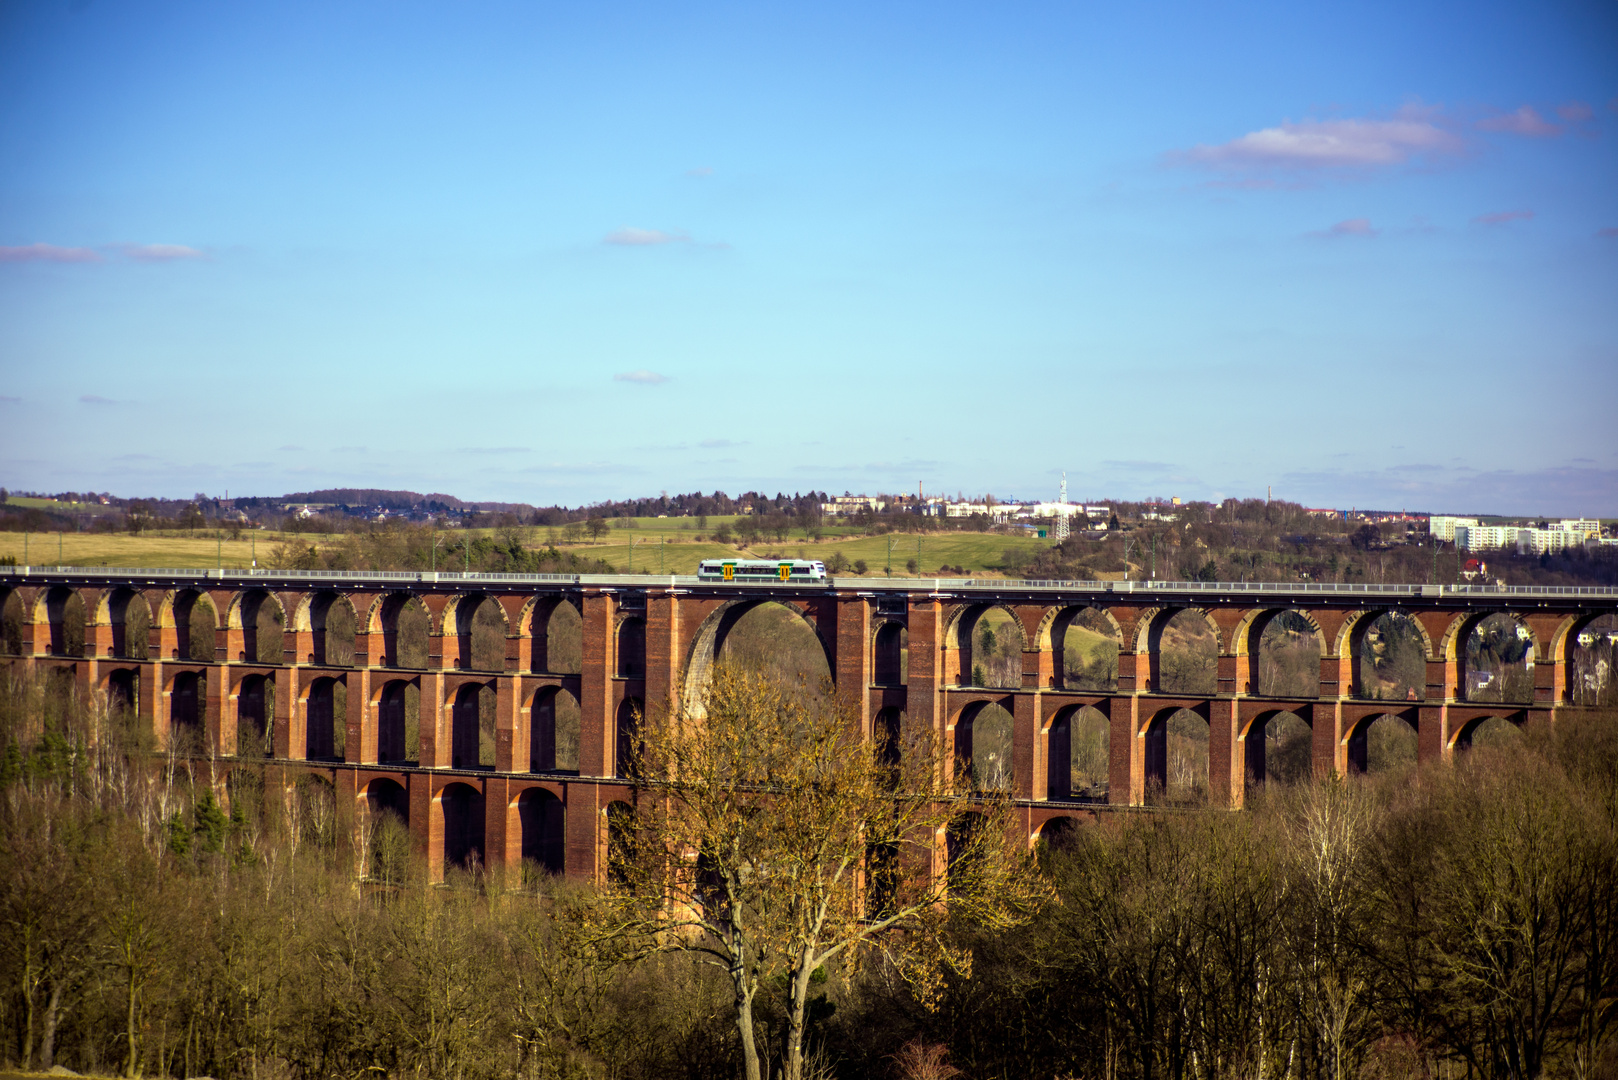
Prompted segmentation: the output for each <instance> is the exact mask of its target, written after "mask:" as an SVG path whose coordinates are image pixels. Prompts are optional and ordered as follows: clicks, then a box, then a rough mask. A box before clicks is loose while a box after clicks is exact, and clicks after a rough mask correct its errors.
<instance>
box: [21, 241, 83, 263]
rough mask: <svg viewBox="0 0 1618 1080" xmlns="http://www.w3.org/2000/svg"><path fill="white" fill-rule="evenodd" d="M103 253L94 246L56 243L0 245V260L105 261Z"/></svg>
mask: <svg viewBox="0 0 1618 1080" xmlns="http://www.w3.org/2000/svg"><path fill="white" fill-rule="evenodd" d="M104 261H105V260H104V259H102V257H101V253H100V252H98V251H96V250H95V249H93V248H85V247H59V246H58V245H56V244H24V245H23V246H21V247H0V262H58V263H98V262H104Z"/></svg>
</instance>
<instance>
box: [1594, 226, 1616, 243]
mask: <svg viewBox="0 0 1618 1080" xmlns="http://www.w3.org/2000/svg"><path fill="white" fill-rule="evenodd" d="M1596 238H1597V239H1599V240H1618V227H1614V226H1611V225H1609V226H1607V227H1606V228H1605V229H1597V230H1596Z"/></svg>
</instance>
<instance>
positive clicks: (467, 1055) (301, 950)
mask: <svg viewBox="0 0 1618 1080" xmlns="http://www.w3.org/2000/svg"><path fill="white" fill-rule="evenodd" d="M720 678H721V682H720V683H719V684H718V685H717V687H716V689H715V691H714V692H713V693H710V695H709V696H708V698H707V701H708V702H709V703H710V704H711V705H712V708H711V709H710V710H709V711H708V713H707V716H706V717H705V718H704V719H705V720H706V722H708V723H709V724H710V725H711V730H712V733H713V734H712V737H709V738H705V739H698V738H695V737H694V734H693V733H694V732H695V731H696V728H695V726H694V725H692V724H683V725H673V726H671V727H669V728H666V729H660V728H658V727H657V726H655V725H653V726H651V727H649V728H648V729H647V732H646V735H645V743H644V745H643V747H642V748H641V751H640V754H639V757H638V758H637V761H636V766H635V767H636V769H637V770H640V771H641V772H642V777H643V783H644V784H645V788H646V790H647V791H648V792H651V791H653V790H654V788H655V789H656V790H661V791H664V792H667V791H669V790H673V785H674V784H675V781H676V779H678V782H679V783H680V784H682V785H684V786H683V787H682V788H680V790H681V791H682V792H683V793H684V798H683V799H681V800H677V801H670V800H667V799H659V798H653V797H651V796H650V795H648V796H647V797H646V798H645V799H643V800H641V801H640V802H639V804H638V810H637V813H636V816H635V817H634V818H632V819H623V818H615V819H613V827H612V829H611V836H612V843H611V852H610V858H609V865H608V881H607V883H606V884H605V885H603V886H601V887H599V888H597V887H591V886H586V885H581V884H577V883H573V882H569V881H565V880H562V879H558V878H552V877H549V876H547V875H546V874H544V873H543V872H542V871H541V870H539V869H538V868H537V867H529V868H527V869H526V870H525V872H524V873H522V874H515V875H506V874H502V873H493V872H486V871H484V870H482V869H480V868H478V867H477V866H476V865H475V864H474V865H472V866H471V867H469V868H465V869H459V870H455V871H452V872H451V873H450V875H449V878H448V880H447V881H446V882H445V883H444V884H443V885H438V886H435V885H430V884H429V883H428V882H427V877H426V874H425V870H424V868H423V867H421V866H420V865H418V864H417V863H416V862H415V861H414V856H413V855H412V853H411V849H410V842H409V837H408V834H407V833H406V831H405V829H404V827H403V826H402V825H401V824H400V823H399V822H398V821H397V820H396V819H394V818H392V817H391V816H390V815H388V814H385V813H379V814H377V815H374V816H368V815H364V814H361V815H360V817H359V819H358V826H357V828H356V829H353V830H352V831H353V832H354V833H355V834H356V835H355V836H350V835H349V833H350V831H351V830H350V825H349V824H348V822H349V819H347V818H345V816H344V815H343V814H341V813H339V812H338V807H337V804H336V796H335V795H334V793H333V791H332V789H331V786H330V784H328V783H325V782H324V781H322V780H320V779H319V778H317V777H311V778H305V779H301V780H300V779H298V778H297V776H296V775H295V774H283V773H282V772H280V771H279V769H278V768H277V767H276V766H275V765H274V764H273V763H268V764H233V763H227V762H220V761H217V760H211V759H209V758H207V757H205V756H204V757H198V758H182V757H180V756H178V755H176V754H164V753H160V752H158V751H157V750H156V749H155V748H154V747H153V746H152V745H151V743H150V739H149V736H148V735H146V734H145V733H143V732H142V731H141V730H140V727H139V725H137V724H135V723H134V722H133V721H132V719H131V718H130V717H128V716H127V715H121V714H118V713H109V712H107V711H106V710H105V709H104V708H101V707H99V706H98V705H97V703H96V702H94V701H89V702H86V701H83V700H81V699H78V698H76V697H75V696H74V694H73V692H72V690H71V688H70V687H68V686H63V685H60V684H53V683H52V682H50V681H49V680H27V681H24V680H18V679H8V680H7V681H6V682H5V683H4V685H3V687H0V691H3V692H0V739H3V744H4V745H3V753H0V795H3V798H0V926H3V927H4V932H3V933H0V1059H3V1060H4V1061H5V1062H7V1063H9V1064H10V1065H13V1066H17V1067H22V1068H33V1069H44V1068H48V1067H50V1066H52V1065H63V1066H66V1067H70V1068H73V1069H75V1070H79V1071H96V1072H108V1073H120V1074H125V1075H137V1074H139V1075H153V1076H176V1077H183V1076H200V1075H208V1076H214V1077H221V1078H224V1077H271V1076H275V1077H316V1076H322V1077H324V1076H334V1075H343V1076H348V1075H360V1074H369V1075H378V1076H407V1075H415V1076H434V1077H440V1076H441V1077H468V1078H470V1077H483V1076H490V1077H494V1076H523V1077H603V1078H604V1077H620V1078H639V1077H648V1078H649V1077H670V1076H673V1077H691V1078H707V1077H714V1078H719V1077H735V1076H742V1075H762V1073H763V1071H765V1070H768V1071H770V1075H783V1074H791V1075H803V1076H817V1077H833V1076H844V1077H893V1078H896V1080H921V1078H922V1077H929V1078H940V1077H946V1076H951V1075H955V1076H964V1077H972V1078H984V1080H988V1078H999V1077H1007V1078H1009V1077H1051V1078H1056V1077H1078V1076H1084V1077H1107V1078H1131V1080H1133V1078H1139V1080H1157V1078H1173V1080H1180V1078H1186V1080H1190V1078H1198V1080H1201V1078H1207V1080H1216V1078H1225V1077H1310V1078H1315V1077H1319V1078H1331V1080H1341V1078H1346V1077H1356V1078H1395V1077H1397V1078H1416V1077H1423V1078H1428V1077H1444V1078H1458V1077H1478V1078H1483V1077H1488V1078H1531V1077H1541V1076H1571V1077H1579V1078H1592V1080H1593V1078H1599V1077H1610V1076H1614V1075H1618V1051H1615V1049H1614V1040H1613V1026H1614V1023H1615V1021H1618V1007H1615V1006H1618V949H1615V945H1618V941H1615V935H1618V728H1615V726H1614V721H1615V720H1618V714H1614V713H1612V712H1605V713H1594V712H1591V713H1586V714H1584V715H1581V716H1580V717H1578V718H1577V719H1572V720H1567V721H1564V722H1562V723H1560V724H1559V726H1558V728H1557V729H1556V730H1555V731H1554V732H1550V731H1539V732H1530V733H1528V735H1527V737H1526V738H1525V739H1524V740H1522V741H1521V742H1520V743H1519V745H1518V747H1517V748H1516V749H1514V750H1513V751H1512V752H1511V753H1510V755H1509V756H1504V755H1502V756H1493V755H1491V753H1490V752H1489V751H1487V750H1486V749H1484V748H1479V749H1476V750H1473V751H1470V752H1468V753H1467V754H1466V755H1464V756H1463V757H1462V758H1461V759H1460V760H1458V761H1457V762H1456V763H1455V764H1453V765H1442V766H1436V767H1432V768H1427V769H1422V770H1418V771H1411V772H1407V773H1405V774H1403V775H1397V776H1392V777H1388V778H1385V779H1379V780H1355V781H1314V782H1310V781H1305V782H1300V783H1298V784H1294V785H1290V786H1284V787H1272V788H1268V789H1265V790H1264V791H1262V792H1259V793H1256V794H1255V796H1254V798H1253V800H1252V804H1253V805H1252V806H1251V808H1250V809H1248V810H1245V811H1242V812H1237V813H1230V812H1222V811H1204V812H1175V813H1170V812H1153V811H1126V812H1117V813H1110V814H1109V813H1103V814H1102V815H1100V817H1099V819H1098V820H1097V821H1096V822H1094V823H1085V824H1073V825H1071V826H1069V827H1066V828H1060V827H1058V826H1047V827H1046V828H1045V829H1044V830H1042V832H1041V839H1040V841H1039V843H1038V844H1036V845H1035V847H1034V849H1033V851H1032V852H1031V853H1029V854H1026V855H1023V854H1019V852H1023V851H1025V850H1026V849H1025V845H1023V844H1022V842H1021V840H1020V839H1019V838H1018V837H1019V836H1020V835H1022V834H1018V833H1016V832H1015V830H1012V831H1009V832H1008V831H1007V828H1008V826H1009V824H1010V822H1011V821H1012V818H1011V816H1010V808H1009V807H1006V806H1004V805H1003V804H1001V803H997V802H996V801H995V800H994V799H992V798H987V797H980V796H976V795H974V794H972V793H971V792H967V791H961V792H952V791H949V790H946V789H944V788H936V787H935V788H931V789H929V788H928V787H927V785H928V784H929V783H931V781H929V780H927V779H926V778H925V777H926V776H934V777H937V776H939V775H941V774H947V772H948V770H946V769H938V768H933V767H931V765H929V763H936V762H937V759H936V758H935V757H933V756H930V755H933V754H936V753H937V752H938V748H937V747H936V746H935V747H932V748H931V749H928V747H927V745H926V742H925V739H923V740H922V741H921V742H920V743H916V742H911V741H906V737H903V736H901V735H899V734H898V733H896V732H895V733H892V734H889V733H878V735H877V737H876V739H875V740H874V741H873V742H872V744H871V754H870V756H869V757H865V758H861V757H860V755H859V753H858V752H855V751H854V749H853V748H852V747H851V745H850V744H848V743H847V742H846V741H842V740H843V738H844V737H843V736H840V735H838V731H839V730H840V725H839V724H836V723H829V722H828V717H830V716H831V714H828V713H826V712H825V711H824V702H823V701H822V702H820V703H818V704H817V703H815V701H813V700H812V699H808V700H806V699H798V698H794V697H792V695H790V694H787V695H783V694H782V693H781V692H780V691H778V690H770V689H768V688H765V689H761V688H760V687H761V684H759V683H757V682H749V681H748V680H747V679H745V678H744V679H742V680H741V681H739V682H730V683H725V682H723V676H721V677H720ZM761 695H762V696H761ZM772 695H773V696H772ZM687 719H690V717H687ZM841 730H845V731H846V727H842V728H841ZM660 731H661V732H662V733H661V734H660V733H659V732H660ZM227 764H228V765H231V766H232V767H231V768H230V769H229V771H228V778H227V775H226V766H227ZM907 769H908V770H912V771H911V772H909V773H906V771H905V770H907ZM749 770H751V771H749ZM744 773H745V774H746V775H743V774H744ZM653 779H658V780H660V781H661V786H660V787H658V786H656V785H653V784H652V780H653ZM772 785H773V787H772ZM765 789H769V790H774V791H777V792H779V793H782V795H781V798H782V802H781V805H780V807H778V808H777V809H776V811H775V812H772V808H771V803H770V801H769V800H768V799H766V798H762V797H749V796H747V795H746V794H745V793H746V792H748V791H755V792H757V791H763V790H765ZM898 790H930V791H931V792H932V795H933V796H934V797H935V799H937V800H941V803H940V805H943V809H942V810H941V811H940V810H938V809H936V808H928V807H923V806H921V805H920V804H910V805H909V808H908V809H905V810H904V811H903V813H906V814H910V815H911V816H910V817H908V818H904V817H901V818H893V817H892V816H891V815H892V814H893V813H894V811H893V810H891V809H890V810H887V811H881V810H880V807H882V806H890V807H893V806H896V805H898V804H895V803H892V802H891V801H889V794H887V793H891V792H894V791H898ZM727 793H728V794H727ZM738 793H739V794H738ZM950 800H957V801H956V802H953V803H951V802H950ZM963 812H967V816H975V818H976V819H977V820H980V821H983V822H986V823H988V825H989V827H988V828H986V829H984V828H979V829H978V830H976V831H974V830H973V829H970V828H967V829H962V828H960V827H959V823H960V822H961V821H962V820H963ZM884 815H886V816H884ZM848 822H864V823H865V824H864V825H862V827H861V828H860V829H856V830H852V831H851V830H849V829H847V828H845V827H844V826H845V825H846V824H847V823H848ZM884 822H886V823H887V824H886V825H884V824H883V823H884ZM912 826H914V828H913V827H912ZM935 828H937V829H943V830H944V831H945V832H947V834H948V836H949V843H948V844H947V845H946V847H947V849H948V850H947V851H946V852H944V857H946V861H947V862H948V864H949V865H950V867H951V872H952V873H953V875H954V876H953V878H951V876H949V875H946V876H945V877H944V878H943V879H942V880H943V882H944V887H946V888H950V889H952V890H954V891H953V892H952V893H951V894H950V895H947V896H946V895H945V894H943V893H929V892H928V891H926V890H927V888H929V887H932V886H929V885H927V884H926V883H928V882H933V883H934V885H936V884H937V882H938V881H939V880H940V879H939V878H938V877H937V876H936V875H928V874H922V873H917V872H915V871H916V869H917V865H918V864H917V856H918V855H920V854H921V853H922V848H921V847H909V846H907V845H908V844H910V843H912V842H913V841H914V840H915V838H916V837H917V836H918V835H920V834H923V833H928V834H930V831H931V830H933V829H935ZM884 829H886V831H883V830H884ZM974 845H975V846H974ZM676 854H679V855H681V857H677V858H676V857H674V856H675V855H676ZM685 856H689V857H685ZM928 865H930V864H928ZM838 867H841V868H842V872H841V873H840V874H839V873H833V872H831V871H833V870H835V869H836V868H838ZM974 874H976V875H977V876H976V877H975V878H974V876H973V875H974ZM651 896H656V897H660V898H671V899H672V900H673V901H674V902H671V903H661V902H659V903H648V902H646V901H647V898H648V897H651ZM862 898H866V899H862ZM884 920H891V922H889V923H888V924H887V925H881V924H882V923H883V921H884ZM716 959H717V960H719V961H720V962H719V963H717V964H715V963H711V962H709V961H714V960H716ZM743 999H745V1004H746V1006H747V1010H746V1015H745V1019H740V1020H739V1017H740V1016H741V1015H742V1013H741V1010H740V1003H741V1002H742V1000H743ZM749 1043H750V1044H751V1047H749ZM750 1060H751V1061H753V1062H755V1063H757V1064H756V1065H755V1066H754V1068H755V1069H756V1070H758V1071H752V1070H749V1068H748V1063H749V1061H750ZM794 1062H795V1063H796V1064H795V1065H794ZM794 1069H795V1070H796V1071H795V1072H794ZM952 1070H953V1071H952Z"/></svg>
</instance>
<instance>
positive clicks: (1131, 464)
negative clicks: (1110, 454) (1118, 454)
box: [1101, 461, 1174, 472]
mask: <svg viewBox="0 0 1618 1080" xmlns="http://www.w3.org/2000/svg"><path fill="white" fill-rule="evenodd" d="M1101 464H1103V465H1105V466H1106V467H1107V468H1109V469H1127V470H1129V471H1130V472H1167V471H1168V470H1170V469H1172V468H1174V466H1173V465H1170V464H1168V463H1167V462H1164V461H1103V462H1102V463H1101Z"/></svg>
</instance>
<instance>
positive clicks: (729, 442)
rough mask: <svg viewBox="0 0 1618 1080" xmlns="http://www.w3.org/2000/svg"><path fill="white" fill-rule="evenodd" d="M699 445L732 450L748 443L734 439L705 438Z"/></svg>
mask: <svg viewBox="0 0 1618 1080" xmlns="http://www.w3.org/2000/svg"><path fill="white" fill-rule="evenodd" d="M697 445H698V446H700V447H701V448H702V449H704V450H730V449H733V448H735V447H738V446H746V445H747V444H746V443H745V442H736V441H735V440H733V439H703V440H702V441H701V442H699V443H697Z"/></svg>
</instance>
